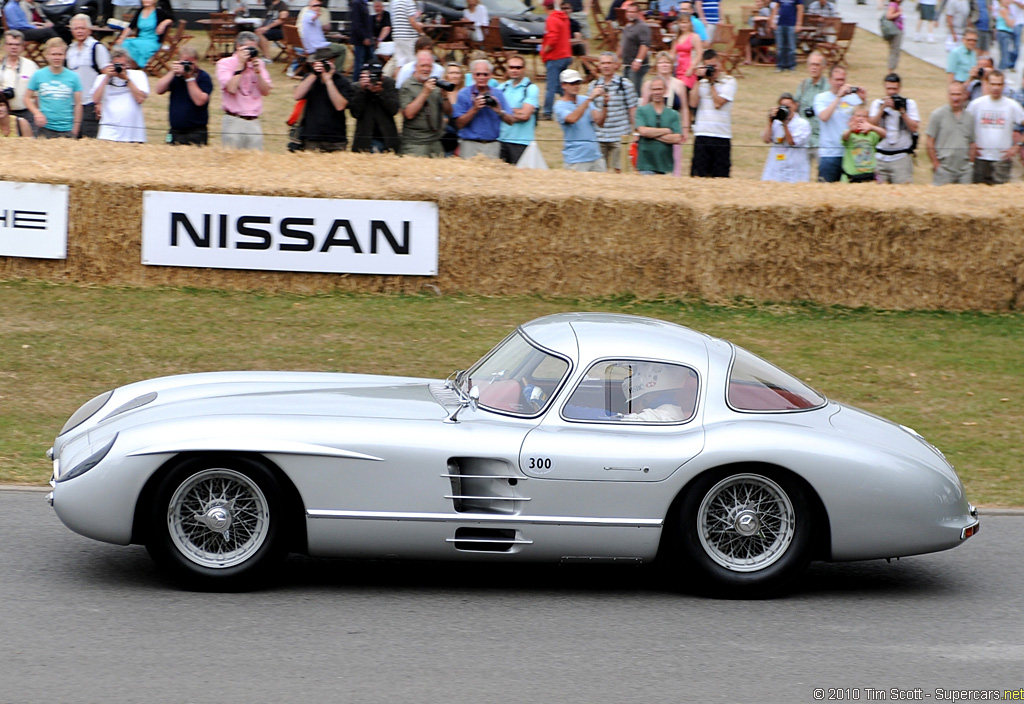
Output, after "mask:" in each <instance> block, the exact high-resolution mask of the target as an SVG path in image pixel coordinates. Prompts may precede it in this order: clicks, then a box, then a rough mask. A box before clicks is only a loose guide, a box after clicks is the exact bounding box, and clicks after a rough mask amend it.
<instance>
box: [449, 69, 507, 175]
mask: <svg viewBox="0 0 1024 704" xmlns="http://www.w3.org/2000/svg"><path fill="white" fill-rule="evenodd" d="M469 70H470V71H471V72H472V74H473V85H469V86H466V87H465V88H463V89H462V90H460V91H459V97H458V99H457V100H456V101H455V108H454V109H453V110H452V118H453V119H454V120H455V127H456V128H457V129H458V130H459V156H461V157H462V158H463V159H472V158H473V157H474V156H476V155H477V154H483V155H484V156H486V157H490V158H491V159H497V158H499V155H500V151H501V145H500V144H499V143H498V136H499V135H500V134H501V124H502V123H505V124H508V125H511V124H512V123H513V122H514V121H515V117H514V116H513V115H512V112H511V110H510V109H509V107H508V101H507V100H505V94H504V93H502V92H501V91H500V90H495V91H492V90H491V86H490V80H491V73H492V72H493V71H494V67H493V66H492V65H491V62H490V61H487V60H486V59H479V60H477V61H473V62H471V63H470V64H469Z"/></svg>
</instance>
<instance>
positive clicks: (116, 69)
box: [114, 62, 124, 73]
mask: <svg viewBox="0 0 1024 704" xmlns="http://www.w3.org/2000/svg"><path fill="white" fill-rule="evenodd" d="M114 73H124V64H120V63H117V62H115V63H114Z"/></svg>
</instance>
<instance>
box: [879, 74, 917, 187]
mask: <svg viewBox="0 0 1024 704" xmlns="http://www.w3.org/2000/svg"><path fill="white" fill-rule="evenodd" d="M868 122H870V123H871V124H872V125H878V126H880V127H884V128H885V138H884V139H883V140H882V141H881V142H879V143H878V144H877V145H876V146H875V163H876V166H875V179H876V180H877V181H878V182H879V183H913V182H914V158H913V157H914V148H915V147H916V146H917V145H916V143H915V139H914V135H915V134H916V133H917V128H918V126H919V124H920V122H921V113H919V112H918V110H917V103H916V102H915V101H914V99H913V98H904V97H903V96H901V95H900V77H899V75H897V74H895V73H890V74H889V75H888V76H886V77H885V97H884V98H877V99H875V100H874V101H873V102H872V103H871V109H870V111H869V112H868Z"/></svg>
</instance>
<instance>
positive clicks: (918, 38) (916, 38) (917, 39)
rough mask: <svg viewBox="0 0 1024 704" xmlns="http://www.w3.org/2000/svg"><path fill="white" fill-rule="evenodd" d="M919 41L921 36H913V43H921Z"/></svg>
mask: <svg viewBox="0 0 1024 704" xmlns="http://www.w3.org/2000/svg"><path fill="white" fill-rule="evenodd" d="M921 39H922V37H921V35H920V34H915V35H914V41H915V42H919V41H921Z"/></svg>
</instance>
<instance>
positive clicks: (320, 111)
mask: <svg viewBox="0 0 1024 704" xmlns="http://www.w3.org/2000/svg"><path fill="white" fill-rule="evenodd" d="M295 99H296V100H305V101H306V110H305V113H304V114H303V117H302V139H303V141H304V142H305V149H306V150H307V151H319V152H343V151H345V148H346V147H347V146H348V134H347V133H346V130H345V108H347V107H348V101H349V100H351V99H352V84H351V83H349V82H348V79H347V78H345V77H344V76H343V75H341V73H340V72H339V71H338V70H337V67H336V66H335V65H334V61H332V57H331V50H330V49H328V48H321V49H317V50H316V53H315V54H314V55H313V65H312V70H311V71H309V72H308V73H307V74H306V76H305V78H303V79H302V83H300V84H299V85H298V86H296V87H295Z"/></svg>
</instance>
